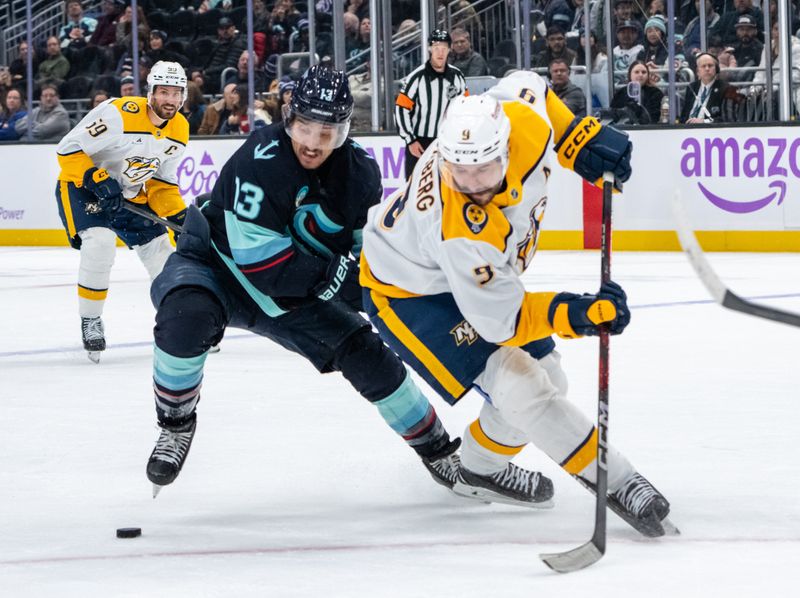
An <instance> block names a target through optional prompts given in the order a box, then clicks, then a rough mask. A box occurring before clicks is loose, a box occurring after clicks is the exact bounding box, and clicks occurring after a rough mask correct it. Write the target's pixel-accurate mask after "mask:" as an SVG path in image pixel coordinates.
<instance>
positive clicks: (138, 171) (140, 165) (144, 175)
mask: <svg viewBox="0 0 800 598" xmlns="http://www.w3.org/2000/svg"><path fill="white" fill-rule="evenodd" d="M125 162H127V163H128V165H127V166H126V167H125V169H124V170H123V171H122V174H123V175H125V177H126V178H127V179H128V180H129V181H130V182H131V183H143V182H144V181H146V180H147V179H149V178H150V177H151V176H153V175H154V174H155V173H156V172H157V171H158V167H159V166H161V160H159V159H158V158H125Z"/></svg>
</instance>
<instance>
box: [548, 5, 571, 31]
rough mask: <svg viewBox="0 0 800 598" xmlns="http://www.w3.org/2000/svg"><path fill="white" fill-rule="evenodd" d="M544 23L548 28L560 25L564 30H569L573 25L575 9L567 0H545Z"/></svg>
mask: <svg viewBox="0 0 800 598" xmlns="http://www.w3.org/2000/svg"><path fill="white" fill-rule="evenodd" d="M542 4H543V7H544V25H545V27H547V29H550V28H551V27H558V28H559V29H561V30H562V31H569V30H570V27H571V26H572V19H573V16H574V11H573V10H572V9H571V8H570V5H569V3H568V2H567V0H544V2H543V3H542Z"/></svg>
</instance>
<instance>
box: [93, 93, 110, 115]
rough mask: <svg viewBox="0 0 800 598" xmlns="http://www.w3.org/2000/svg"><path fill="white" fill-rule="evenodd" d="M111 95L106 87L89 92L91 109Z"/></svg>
mask: <svg viewBox="0 0 800 598" xmlns="http://www.w3.org/2000/svg"><path fill="white" fill-rule="evenodd" d="M110 97H111V95H110V94H109V93H108V92H107V91H106V90H105V89H95V90H94V91H91V92H89V110H91V109H92V108H96V107H97V106H98V105H100V104H102V103H103V102H105V101H106V100H107V99H109V98H110Z"/></svg>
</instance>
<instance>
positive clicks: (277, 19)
mask: <svg viewBox="0 0 800 598" xmlns="http://www.w3.org/2000/svg"><path fill="white" fill-rule="evenodd" d="M298 18H299V13H298V12H297V10H296V9H295V7H294V3H293V2H292V1H291V0H278V1H277V2H276V3H275V6H274V7H273V9H272V13H271V14H270V18H269V25H268V31H267V49H266V54H267V55H268V56H269V55H270V54H275V53H283V52H288V51H289V36H290V35H291V33H292V31H293V30H294V24H295V22H296V21H297V19H298Z"/></svg>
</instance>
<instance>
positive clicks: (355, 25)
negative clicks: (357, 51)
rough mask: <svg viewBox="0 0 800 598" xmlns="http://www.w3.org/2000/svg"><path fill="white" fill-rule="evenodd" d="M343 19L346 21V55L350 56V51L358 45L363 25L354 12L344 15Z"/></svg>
mask: <svg viewBox="0 0 800 598" xmlns="http://www.w3.org/2000/svg"><path fill="white" fill-rule="evenodd" d="M342 18H343V19H344V47H345V54H347V56H350V50H351V49H352V47H353V45H355V44H356V43H358V29H359V27H360V25H361V21H359V20H358V17H357V16H356V15H355V13H352V12H346V13H344V14H343V15H342Z"/></svg>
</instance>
